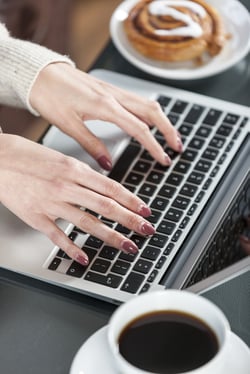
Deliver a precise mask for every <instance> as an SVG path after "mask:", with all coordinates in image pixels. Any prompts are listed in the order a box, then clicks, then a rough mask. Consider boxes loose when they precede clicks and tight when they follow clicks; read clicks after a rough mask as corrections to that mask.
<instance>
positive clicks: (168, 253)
mask: <svg viewBox="0 0 250 374" xmlns="http://www.w3.org/2000/svg"><path fill="white" fill-rule="evenodd" d="M173 248H174V243H173V242H170V243H169V244H168V245H167V247H166V249H165V250H164V255H165V256H168V255H170V253H171V252H172V250H173Z"/></svg>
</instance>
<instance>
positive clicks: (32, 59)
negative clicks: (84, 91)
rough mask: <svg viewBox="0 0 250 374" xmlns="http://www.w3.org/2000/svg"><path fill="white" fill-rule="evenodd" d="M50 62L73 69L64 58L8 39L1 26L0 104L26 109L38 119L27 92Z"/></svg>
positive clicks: (8, 35) (69, 61) (24, 42)
mask: <svg viewBox="0 0 250 374" xmlns="http://www.w3.org/2000/svg"><path fill="white" fill-rule="evenodd" d="M53 62H66V63H69V64H71V65H72V66H74V63H73V61H71V60H70V59H69V58H68V57H67V56H63V55H60V54H58V53H56V52H53V51H51V50H49V49H48V48H45V47H43V46H41V45H38V44H35V43H31V42H28V41H23V40H20V39H16V38H13V37H11V36H10V34H9V33H8V31H7V30H6V28H5V26H4V25H3V24H1V23H0V103H1V104H5V105H10V106H15V107H19V108H26V109H28V110H29V111H30V112H31V113H33V114H34V115H39V113H37V112H36V111H35V110H34V109H33V108H32V106H31V104H30V100H29V95H30V91H31V88H32V86H33V84H34V82H35V80H36V78H37V76H38V74H39V72H40V71H41V70H42V69H43V68H44V67H45V66H46V65H48V64H50V63H53Z"/></svg>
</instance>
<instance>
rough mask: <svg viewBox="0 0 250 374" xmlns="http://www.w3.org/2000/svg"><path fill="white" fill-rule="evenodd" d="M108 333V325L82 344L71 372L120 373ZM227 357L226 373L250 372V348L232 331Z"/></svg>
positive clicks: (92, 373) (242, 373)
mask: <svg viewBox="0 0 250 374" xmlns="http://www.w3.org/2000/svg"><path fill="white" fill-rule="evenodd" d="M106 334H107V326H104V327H102V328H101V329H100V330H98V331H96V332H95V333H94V334H93V335H92V336H91V337H90V338H89V339H88V340H87V341H86V342H85V343H84V344H83V345H82V346H81V348H80V349H79V351H78V352H77V354H76V356H75V358H74V360H73V363H72V366H71V369H70V374H97V373H101V374H118V373H117V369H116V368H115V366H114V363H113V361H112V357H111V353H110V351H109V347H108V342H107V337H106ZM227 357H228V359H227V360H228V361H227V364H228V365H227V368H226V371H225V373H226V374H228V373H237V374H249V367H250V350H249V348H248V346H247V345H246V344H245V343H244V342H243V341H242V340H241V339H240V338H239V337H238V336H237V335H235V334H234V333H231V341H230V344H228V349H227ZM225 373H221V374H225Z"/></svg>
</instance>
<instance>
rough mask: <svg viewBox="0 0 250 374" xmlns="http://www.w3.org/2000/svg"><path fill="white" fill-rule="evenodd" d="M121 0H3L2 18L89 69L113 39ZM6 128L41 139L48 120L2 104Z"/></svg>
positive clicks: (0, 5)
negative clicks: (113, 21) (111, 25)
mask: <svg viewBox="0 0 250 374" xmlns="http://www.w3.org/2000/svg"><path fill="white" fill-rule="evenodd" d="M120 2H121V1H120V0H42V1H37V0H0V19H1V21H2V22H4V23H5V24H6V26H7V28H8V29H9V31H10V32H11V34H12V35H13V36H15V37H18V38H21V39H25V40H30V41H33V42H36V43H39V44H41V45H44V46H46V47H48V48H51V49H53V50H55V51H57V52H59V53H62V54H66V55H68V56H69V57H70V58H71V59H72V60H74V61H75V63H76V64H77V67H78V68H80V69H82V70H84V71H87V70H88V69H89V68H90V67H91V65H92V63H93V62H94V61H95V59H96V58H97V57H98V55H99V54H100V52H101V51H102V49H103V48H104V46H105V44H106V43H107V41H108V39H109V20H110V17H111V15H112V12H113V10H114V9H115V8H116V7H117V5H118V4H119V3H120ZM0 124H1V125H2V127H3V130H4V131H5V132H9V133H13V134H19V135H23V136H25V137H27V138H29V139H32V140H37V139H38V138H39V137H40V136H41V135H42V134H43V132H44V131H45V130H46V128H47V126H48V123H47V122H46V121H44V120H42V119H41V118H35V117H34V116H32V115H31V114H30V113H28V112H27V111H26V110H21V109H15V108H10V107H4V106H0Z"/></svg>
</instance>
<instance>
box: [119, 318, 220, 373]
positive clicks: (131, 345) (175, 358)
mask: <svg viewBox="0 0 250 374" xmlns="http://www.w3.org/2000/svg"><path fill="white" fill-rule="evenodd" d="M218 349H219V345H218V341H217V338H216V336H215V334H214V332H213V331H212V330H211V329H210V328H209V326H207V325H206V324H205V323H204V322H203V321H201V320H199V319H197V318H196V317H194V316H192V315H189V314H185V313H179V312H176V311H167V312H165V311H163V312H157V313H150V314H145V315H143V316H140V317H139V318H137V319H135V320H133V321H132V322H131V323H130V324H129V325H127V326H126V327H125V329H124V330H123V332H122V333H121V335H120V337H119V350H120V353H121V355H122V356H123V357H124V358H125V359H126V360H127V361H129V362H130V363H131V364H133V365H134V366H136V367H138V368H140V369H143V370H146V371H151V372H154V373H157V374H177V373H181V372H185V371H189V370H193V369H196V368H198V367H199V366H202V365H203V364H205V363H206V362H208V361H209V360H210V359H211V358H212V357H214V356H215V354H216V353H217V352H218Z"/></svg>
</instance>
